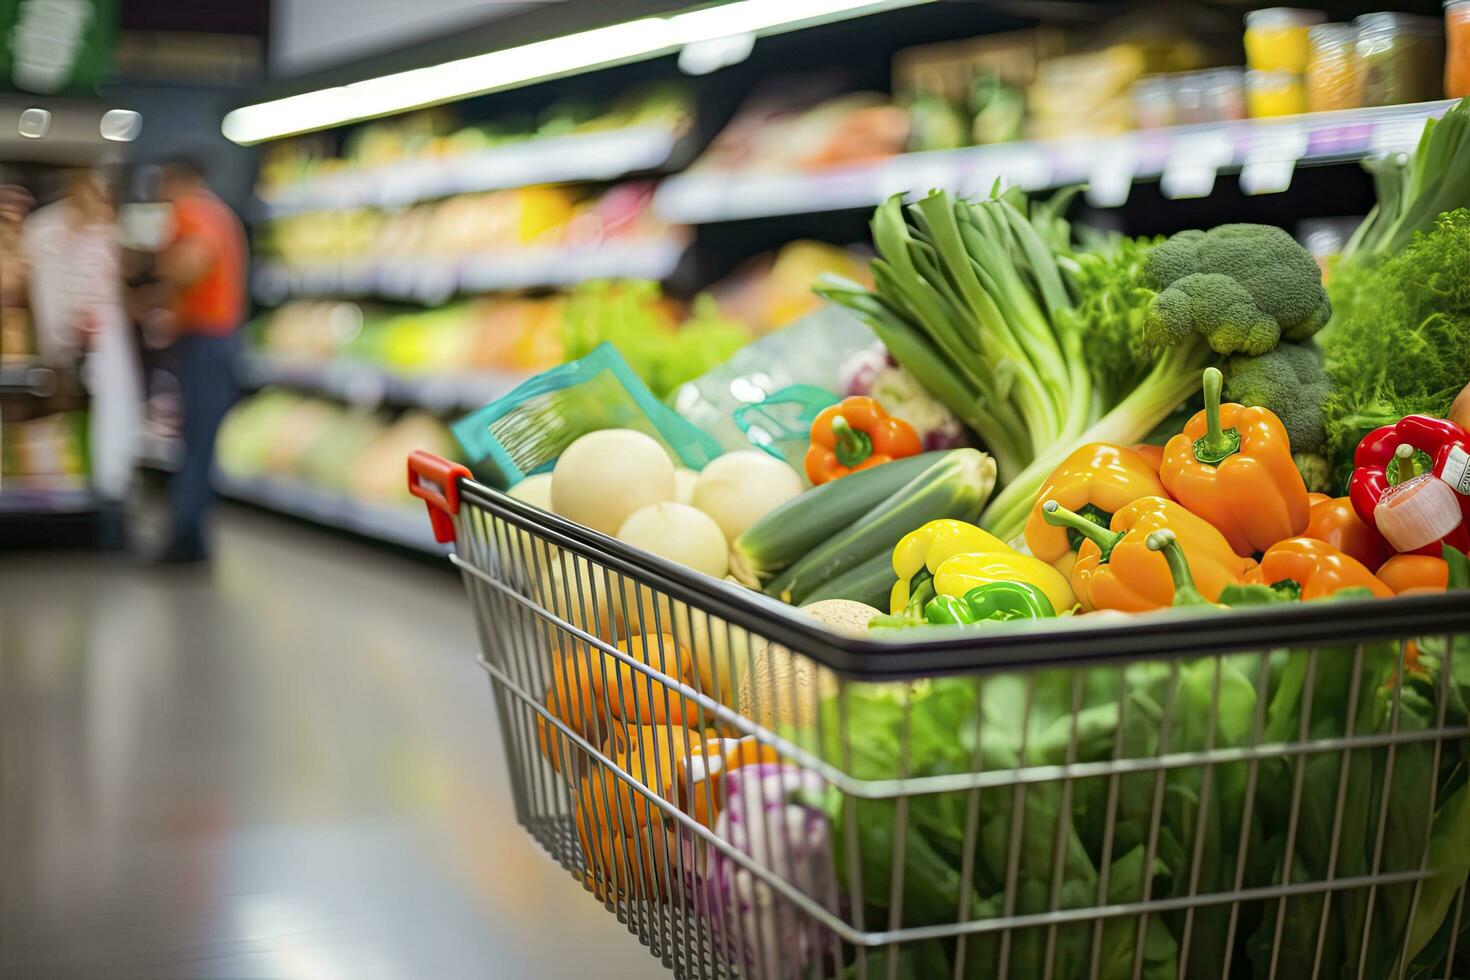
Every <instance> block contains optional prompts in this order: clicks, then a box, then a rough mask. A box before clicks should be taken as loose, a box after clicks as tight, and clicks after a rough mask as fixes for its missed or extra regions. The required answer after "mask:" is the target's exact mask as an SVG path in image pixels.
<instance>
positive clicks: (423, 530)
mask: <svg viewBox="0 0 1470 980" xmlns="http://www.w3.org/2000/svg"><path fill="white" fill-rule="evenodd" d="M214 486H215V489H216V490H218V491H219V492H220V493H221V494H223V495H224V496H225V497H228V498H230V499H232V500H238V501H241V502H242V503H248V504H253V505H255V506H258V507H265V508H267V509H269V510H274V511H278V512H280V513H283V514H290V515H291V516H293V517H298V518H300V519H302V520H306V521H312V522H314V523H317V524H325V525H327V526H328V527H334V528H337V529H339V530H342V531H350V532H352V533H354V534H360V535H362V536H363V537H368V538H374V539H376V540H379V541H384V542H387V543H388V544H394V545H398V546H400V547H404V548H411V549H413V550H415V551H423V552H427V553H430V554H447V553H448V546H447V545H441V544H439V543H438V542H436V541H435V540H434V535H433V533H432V532H431V531H430V530H429V525H428V522H427V521H425V520H424V519H423V515H422V514H421V513H419V512H418V510H416V509H409V508H403V507H389V506H385V505H382V504H369V503H363V502H361V501H358V500H353V499H352V498H351V497H347V496H343V495H341V494H335V493H329V492H327V491H323V490H320V489H318V488H316V487H312V486H309V485H307V484H304V483H300V482H297V481H294V480H283V479H278V478H272V477H253V478H246V477H232V476H229V475H227V474H221V473H216V474H215V476H214Z"/></svg>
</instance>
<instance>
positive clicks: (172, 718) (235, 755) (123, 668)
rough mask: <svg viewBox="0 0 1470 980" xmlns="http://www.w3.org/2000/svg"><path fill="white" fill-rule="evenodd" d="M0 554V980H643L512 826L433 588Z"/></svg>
mask: <svg viewBox="0 0 1470 980" xmlns="http://www.w3.org/2000/svg"><path fill="white" fill-rule="evenodd" d="M220 517H221V519H220V520H219V522H218V534H217V549H216V550H217V555H216V558H215V561H214V563H213V564H212V566H210V567H207V568H200V569H177V568H170V569H141V568H138V567H135V566H133V565H130V564H128V563H127V562H125V561H123V560H120V559H106V558H103V557H100V556H97V555H93V554H87V553H77V552H71V553H62V554H46V553H28V554H11V555H6V554H3V553H0V977H4V978H6V980H11V978H15V980H21V978H24V980H48V978H66V980H71V978H100V980H133V978H138V980H145V978H146V980H161V978H174V977H179V978H191V980H192V978H201V980H202V978H221V977H261V978H291V980H328V978H342V980H376V978H390V977H391V978H397V977H402V978H414V980H418V978H435V980H438V978H460V977H485V978H496V980H502V978H503V980H519V978H531V977H536V978H547V980H558V978H573V977H575V978H583V977H597V978H598V980H620V978H634V977H636V978H656V977H659V976H664V975H667V974H666V973H664V971H663V969H662V967H660V966H659V965H658V963H657V962H656V961H655V960H653V959H652V958H651V957H650V956H649V955H648V953H647V952H646V951H645V950H644V949H643V947H642V946H640V945H639V943H638V941H637V939H635V938H634V937H633V936H631V935H630V934H629V933H628V932H627V930H626V928H625V927H624V926H622V925H621V924H619V923H618V922H617V921H616V919H615V918H614V917H613V916H612V915H611V914H609V913H608V912H607V911H605V910H604V909H603V908H602V906H601V905H600V904H599V903H598V902H597V901H596V900H594V899H593V897H592V896H591V895H590V894H588V893H586V892H585V891H583V890H582V888H581V886H580V885H579V884H578V883H577V882H575V881H573V880H572V879H571V878H570V877H568V876H567V875H566V874H565V872H563V871H562V870H561V869H560V868H558V867H557V866H555V865H553V864H552V862H551V861H550V859H549V858H547V857H546V856H545V855H544V854H543V853H542V852H541V851H540V850H539V849H537V847H536V846H535V845H534V844H533V843H532V842H531V840H530V838H529V837H527V836H526V835H525V834H524V833H523V832H522V831H521V830H520V828H519V827H518V826H517V825H516V824H515V818H514V814H513V811H512V805H511V800H510V795H509V783H508V782H507V779H506V773H505V762H504V759H503V757H502V753H501V747H500V744H499V737H500V736H499V728H498V726H497V725H496V723H495V717H494V706H493V700H492V698H491V696H490V692H489V689H488V685H487V682H486V679H485V676H484V674H483V672H482V671H481V670H480V668H479V667H477V666H476V665H475V660H474V655H475V646H474V644H475V639H474V633H473V629H472V625H471V622H470V617H469V608H468V605H467V600H466V598H465V594H464V590H463V587H462V586H461V584H460V581H459V578H458V576H456V575H453V574H450V573H449V572H448V571H445V570H442V569H439V568H436V567H433V566H431V565H426V564H425V563H423V562H418V561H415V560H412V559H410V558H405V557H401V556H398V555H395V554H392V553H388V552H385V551H384V550H382V549H379V548H376V547H373V546H371V545H367V544H360V543H357V542H354V541H347V540H343V539H341V538H339V537H335V536H330V535H327V534H325V533H322V532H319V531H316V530H313V529H312V528H309V527H306V526H302V525H298V524H294V523H290V522H287V521H284V520H281V519H278V518H274V517H271V516H269V515H264V514H257V513H250V512H241V511H228V512H226V513H223V514H221V515H220Z"/></svg>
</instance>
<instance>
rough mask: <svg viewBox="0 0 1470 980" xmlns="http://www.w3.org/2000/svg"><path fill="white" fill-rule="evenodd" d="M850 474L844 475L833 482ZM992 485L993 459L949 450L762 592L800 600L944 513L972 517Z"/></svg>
mask: <svg viewBox="0 0 1470 980" xmlns="http://www.w3.org/2000/svg"><path fill="white" fill-rule="evenodd" d="M885 465H887V466H892V465H893V464H892V463H888V464H885ZM882 468H883V467H881V466H880V467H877V469H882ZM850 479H852V477H850V476H849V477H844V478H843V480H839V481H837V482H838V483H841V482H843V481H844V480H850ZM994 487H995V460H993V459H991V458H990V457H989V456H987V455H985V454H984V453H981V452H978V451H976V450H974V449H955V450H951V451H950V452H948V453H946V454H945V455H944V458H942V459H940V460H939V461H938V462H937V463H935V464H933V465H932V466H930V467H929V468H928V469H926V470H924V471H923V472H922V473H920V474H919V475H918V476H916V477H914V478H913V479H912V480H910V481H909V482H908V483H905V484H904V485H903V486H901V487H899V488H898V489H897V490H895V491H894V492H893V493H892V494H891V495H890V496H889V497H888V498H887V499H886V500H884V501H882V502H881V503H879V504H878V505H877V506H876V507H874V508H873V509H872V510H870V511H868V513H867V514H865V515H863V517H862V518H861V519H860V520H858V521H855V522H852V523H850V524H848V526H846V527H844V528H843V529H842V530H840V531H838V532H837V533H835V534H833V535H832V536H830V537H829V538H827V539H826V540H825V541H823V542H822V543H821V544H819V545H818V546H817V547H816V548H814V549H812V551H810V552H809V553H808V554H807V555H806V557H804V558H802V559H801V560H800V561H798V562H796V563H795V564H793V565H792V566H791V567H789V568H787V569H786V571H784V572H782V573H781V574H780V575H778V576H776V578H775V579H774V580H772V582H771V583H770V584H769V585H767V586H766V590H765V591H766V595H770V596H775V597H776V598H778V599H780V600H782V601H783V602H789V603H791V604H792V605H796V606H800V605H803V604H805V603H806V602H807V600H808V598H809V597H810V596H811V595H812V594H813V593H814V592H816V591H817V590H818V589H819V588H821V587H822V586H824V585H825V583H827V582H830V581H832V580H833V579H835V578H837V577H838V576H839V575H842V574H843V573H844V572H848V571H850V570H852V569H854V568H857V567H858V566H859V565H861V564H863V562H865V561H868V560H870V559H872V558H873V557H874V556H876V555H882V556H885V557H887V556H888V555H889V554H890V553H891V552H892V551H893V549H894V546H895V545H897V544H898V542H899V539H900V538H902V537H903V536H904V535H905V534H908V533H909V532H910V531H912V530H914V529H915V528H918V527H922V526H923V525H925V524H927V523H929V522H930V521H934V520H938V519H940V518H943V517H951V518H954V519H956V520H961V521H973V520H975V518H976V517H978V516H979V514H980V510H981V508H982V507H984V506H985V501H986V500H987V499H989V497H990V491H991V490H992V489H993V488H994ZM879 605H880V606H881V603H880V604H879Z"/></svg>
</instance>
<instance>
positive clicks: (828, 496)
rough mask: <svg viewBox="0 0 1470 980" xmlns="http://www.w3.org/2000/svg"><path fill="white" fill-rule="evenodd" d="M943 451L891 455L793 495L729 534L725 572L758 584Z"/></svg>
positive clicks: (885, 496) (753, 585)
mask: <svg viewBox="0 0 1470 980" xmlns="http://www.w3.org/2000/svg"><path fill="white" fill-rule="evenodd" d="M946 455H948V454H947V453H945V452H942V451H941V452H932V453H920V454H919V455H917V456H910V457H908V458H906V459H896V460H894V461H893V462H891V463H884V464H883V465H882V466H874V467H872V468H871V469H866V470H858V471H857V472H856V473H852V474H849V475H847V476H844V477H843V478H842V479H840V480H833V481H831V482H830V483H823V484H822V485H821V486H817V487H812V488H811V489H810V490H808V491H806V492H805V493H803V494H801V495H799V496H797V497H793V498H792V499H791V500H788V501H787V502H786V503H784V504H782V505H781V506H780V507H777V508H776V509H775V510H773V511H771V512H770V513H769V514H767V515H766V516H765V517H762V518H761V519H760V520H759V521H757V522H756V523H755V524H753V525H751V526H750V527H749V528H747V529H746V530H745V533H744V534H742V535H740V537H738V538H736V539H735V545H734V547H733V548H731V549H730V570H731V572H732V573H733V574H734V576H735V577H736V578H737V579H739V580H740V582H741V583H743V584H745V585H748V586H750V587H751V588H752V589H758V588H760V587H761V586H763V585H765V584H766V583H767V582H769V581H770V580H771V579H773V578H775V577H776V576H777V575H779V574H781V572H783V571H784V570H785V569H786V568H787V567H789V566H790V565H791V564H792V563H793V562H796V561H798V560H800V559H801V558H802V557H803V556H804V555H806V554H807V552H809V551H811V550H812V549H813V548H815V547H817V546H818V545H820V544H821V543H822V542H823V541H826V540H827V539H828V538H830V537H832V536H833V535H834V534H837V533H838V532H839V531H841V530H842V529H843V528H845V527H850V526H851V525H852V524H854V523H856V522H857V521H858V519H860V518H861V517H862V516H863V515H864V514H866V513H867V512H868V511H870V510H872V509H873V508H874V507H876V506H878V505H879V504H880V503H882V502H883V501H885V500H887V499H888V498H889V497H890V496H892V495H893V493H894V492H895V491H896V490H898V489H899V488H900V487H902V486H903V485H904V484H906V483H908V482H909V481H910V480H912V479H913V478H914V477H916V476H918V475H919V474H920V473H922V472H924V471H925V470H927V469H928V468H929V467H930V466H932V465H934V464H935V463H937V462H939V460H941V459H943V458H944V457H945V456H946Z"/></svg>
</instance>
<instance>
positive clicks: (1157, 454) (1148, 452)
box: [1133, 442, 1164, 474]
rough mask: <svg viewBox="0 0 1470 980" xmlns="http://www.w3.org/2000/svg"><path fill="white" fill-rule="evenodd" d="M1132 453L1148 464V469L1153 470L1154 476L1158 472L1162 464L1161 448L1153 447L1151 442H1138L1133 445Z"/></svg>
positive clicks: (1162, 450) (1162, 452) (1162, 453)
mask: <svg viewBox="0 0 1470 980" xmlns="http://www.w3.org/2000/svg"><path fill="white" fill-rule="evenodd" d="M1133 451H1134V452H1135V453H1137V454H1138V455H1140V456H1142V457H1143V461H1144V462H1145V463H1147V464H1148V468H1149V469H1151V470H1153V471H1154V473H1155V474H1157V473H1158V472H1159V467H1160V466H1162V465H1163V464H1164V447H1163V446H1155V445H1154V444H1153V443H1151V442H1139V443H1135V444H1134V445H1133Z"/></svg>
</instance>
